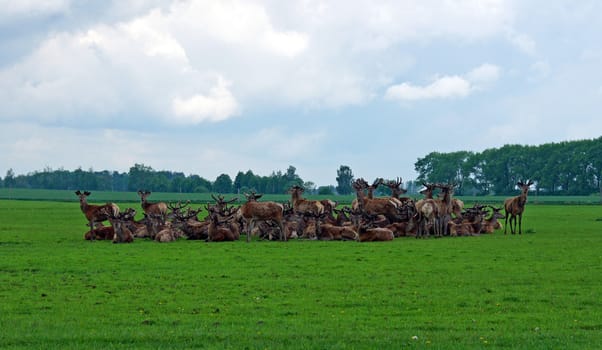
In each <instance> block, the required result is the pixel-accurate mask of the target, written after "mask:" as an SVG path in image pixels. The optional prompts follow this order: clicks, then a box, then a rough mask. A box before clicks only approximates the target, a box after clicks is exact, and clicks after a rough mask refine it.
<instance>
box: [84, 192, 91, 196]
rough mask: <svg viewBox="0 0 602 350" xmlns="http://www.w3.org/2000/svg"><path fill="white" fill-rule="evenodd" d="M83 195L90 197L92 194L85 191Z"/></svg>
mask: <svg viewBox="0 0 602 350" xmlns="http://www.w3.org/2000/svg"><path fill="white" fill-rule="evenodd" d="M84 194H85V195H86V196H89V195H91V194H92V192H88V191H86V192H84Z"/></svg>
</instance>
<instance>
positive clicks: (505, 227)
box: [504, 212, 512, 234]
mask: <svg viewBox="0 0 602 350" xmlns="http://www.w3.org/2000/svg"><path fill="white" fill-rule="evenodd" d="M508 216H509V215H508V213H507V212H506V218H505V225H504V234H506V233H507V232H506V229H507V228H508ZM510 222H511V223H512V221H510Z"/></svg>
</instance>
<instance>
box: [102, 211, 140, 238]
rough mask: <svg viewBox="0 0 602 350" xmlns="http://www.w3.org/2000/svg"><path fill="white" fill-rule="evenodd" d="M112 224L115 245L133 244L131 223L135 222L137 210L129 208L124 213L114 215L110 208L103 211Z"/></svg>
mask: <svg viewBox="0 0 602 350" xmlns="http://www.w3.org/2000/svg"><path fill="white" fill-rule="evenodd" d="M102 210H103V211H104V212H105V213H106V214H107V216H108V217H109V221H110V222H111V226H113V229H114V231H115V234H114V236H113V243H131V242H133V241H134V235H133V233H132V231H131V230H130V229H129V223H130V222H132V221H133V220H134V216H136V210H135V209H133V208H128V209H126V210H125V211H124V212H122V213H119V214H117V215H114V214H113V213H112V212H111V211H110V210H109V209H108V208H103V209H102Z"/></svg>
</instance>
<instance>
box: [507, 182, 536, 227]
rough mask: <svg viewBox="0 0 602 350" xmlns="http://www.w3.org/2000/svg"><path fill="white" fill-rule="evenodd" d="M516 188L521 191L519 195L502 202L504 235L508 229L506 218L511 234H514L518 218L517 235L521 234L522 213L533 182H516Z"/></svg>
mask: <svg viewBox="0 0 602 350" xmlns="http://www.w3.org/2000/svg"><path fill="white" fill-rule="evenodd" d="M517 185H518V187H519V188H520V190H521V193H520V195H518V196H516V197H510V198H507V199H506V200H505V201H504V210H505V211H506V220H505V224H506V226H505V227H504V234H506V229H507V228H508V218H510V231H511V232H512V234H515V233H516V218H517V217H518V234H519V235H520V234H522V233H523V229H522V221H523V212H524V211H525V204H527V193H529V187H530V186H531V185H533V181H531V180H529V181H527V183H523V182H522V181H519V182H517Z"/></svg>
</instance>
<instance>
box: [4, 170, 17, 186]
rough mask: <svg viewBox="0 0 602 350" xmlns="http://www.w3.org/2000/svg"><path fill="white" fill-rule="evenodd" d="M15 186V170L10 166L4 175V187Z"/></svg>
mask: <svg viewBox="0 0 602 350" xmlns="http://www.w3.org/2000/svg"><path fill="white" fill-rule="evenodd" d="M14 186H15V172H14V171H13V168H10V169H8V170H7V171H6V176H5V177H4V187H8V188H12V187H14Z"/></svg>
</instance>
